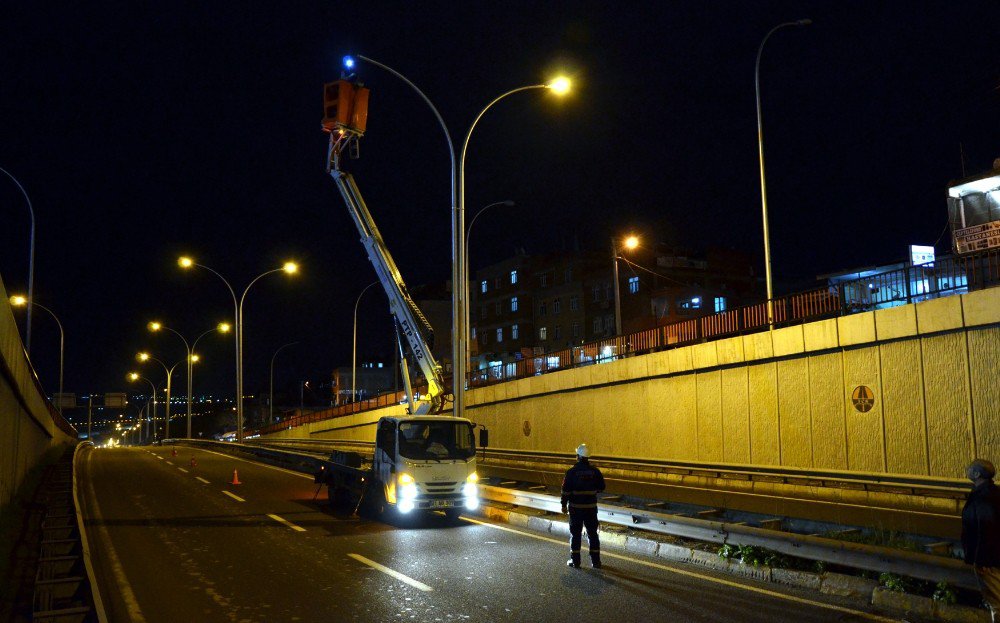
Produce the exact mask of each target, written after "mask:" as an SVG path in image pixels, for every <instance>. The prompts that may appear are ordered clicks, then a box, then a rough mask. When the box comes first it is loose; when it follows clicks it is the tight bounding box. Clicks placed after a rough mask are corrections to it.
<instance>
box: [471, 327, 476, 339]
mask: <svg viewBox="0 0 1000 623" xmlns="http://www.w3.org/2000/svg"><path fill="white" fill-rule="evenodd" d="M472 339H476V328H475V327H472Z"/></svg>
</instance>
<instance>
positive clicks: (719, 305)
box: [715, 296, 726, 313]
mask: <svg viewBox="0 0 1000 623" xmlns="http://www.w3.org/2000/svg"><path fill="white" fill-rule="evenodd" d="M724 311H726V297H724V296H717V297H715V313H719V312H724Z"/></svg>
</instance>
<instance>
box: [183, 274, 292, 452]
mask: <svg viewBox="0 0 1000 623" xmlns="http://www.w3.org/2000/svg"><path fill="white" fill-rule="evenodd" d="M177 264H178V265H179V266H180V267H181V268H185V269H188V268H194V267H196V268H202V269H204V270H207V271H208V272H210V273H212V274H213V275H215V276H216V277H218V278H219V279H221V280H222V283H224V284H226V288H228V289H229V294H231V295H232V297H233V323H234V325H235V327H236V330H235V331H234V333H235V334H236V441H243V303H244V301H245V300H246V297H247V292H249V291H250V287H251V286H252V285H253V284H255V283H257V281H258V280H259V279H261V278H263V277H266V276H267V275H271V274H274V273H279V272H284V273H286V274H288V275H294V274H296V273H298V272H299V266H298V264H296V263H295V262H285V263H284V264H283V265H282V266H281V268H274V269H271V270H268V271H265V272H263V273H261V274H259V275H257V276H256V277H254V278H253V279H252V280H250V283H249V284H248V285H247V287H246V289H245V290H243V295H242V296H241V297H240V298H238V299H237V298H236V290H234V289H233V286H232V285H230V283H229V281H228V280H227V279H226V278H225V277H223V276H222V274H221V273H219V272H218V271H216V270H215V269H213V268H209V267H208V266H205V265H204V264H199V263H197V262H195V261H194V260H193V259H191V258H190V257H181V258H178V260H177Z"/></svg>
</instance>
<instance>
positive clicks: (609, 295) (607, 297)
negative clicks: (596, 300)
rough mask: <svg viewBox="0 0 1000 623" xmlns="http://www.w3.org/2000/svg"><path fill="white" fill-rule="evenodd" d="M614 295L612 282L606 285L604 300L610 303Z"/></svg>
mask: <svg viewBox="0 0 1000 623" xmlns="http://www.w3.org/2000/svg"><path fill="white" fill-rule="evenodd" d="M613 296H614V295H613V294H612V293H611V282H608V283H605V284H604V300H606V301H610V300H611V298H612V297H613Z"/></svg>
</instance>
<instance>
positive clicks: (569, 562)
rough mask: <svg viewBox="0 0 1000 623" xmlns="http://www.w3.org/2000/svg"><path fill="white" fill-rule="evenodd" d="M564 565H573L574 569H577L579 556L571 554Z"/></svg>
mask: <svg viewBox="0 0 1000 623" xmlns="http://www.w3.org/2000/svg"><path fill="white" fill-rule="evenodd" d="M566 566H567V567H573V568H574V569H579V568H580V557H579V556H573V557H572V558H570V559H569V560H567V561H566Z"/></svg>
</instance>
